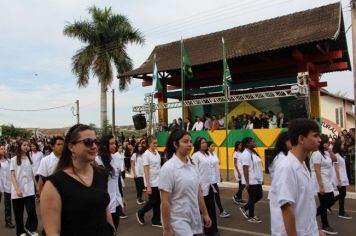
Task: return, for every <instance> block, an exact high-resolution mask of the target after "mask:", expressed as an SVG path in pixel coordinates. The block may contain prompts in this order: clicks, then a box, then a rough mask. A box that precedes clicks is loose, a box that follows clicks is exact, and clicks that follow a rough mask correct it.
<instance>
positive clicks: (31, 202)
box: [12, 195, 38, 236]
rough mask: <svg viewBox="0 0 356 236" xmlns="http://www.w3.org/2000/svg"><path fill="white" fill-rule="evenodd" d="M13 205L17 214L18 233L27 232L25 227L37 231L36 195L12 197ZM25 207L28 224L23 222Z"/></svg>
mask: <svg viewBox="0 0 356 236" xmlns="http://www.w3.org/2000/svg"><path fill="white" fill-rule="evenodd" d="M12 207H13V210H14V215H15V223H16V235H17V236H19V235H20V234H23V233H25V229H24V227H26V229H28V230H29V231H31V232H32V231H36V229H37V225H38V220H37V214H36V203H35V196H34V195H32V196H28V197H23V198H18V199H12ZM24 208H26V212H27V220H26V225H24V223H23V212H24Z"/></svg>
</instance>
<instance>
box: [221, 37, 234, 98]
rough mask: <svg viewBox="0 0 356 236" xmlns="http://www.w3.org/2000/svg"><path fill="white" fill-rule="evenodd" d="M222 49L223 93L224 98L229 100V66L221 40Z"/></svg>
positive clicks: (230, 82) (230, 81) (223, 43)
mask: <svg viewBox="0 0 356 236" xmlns="http://www.w3.org/2000/svg"><path fill="white" fill-rule="evenodd" d="M222 48H223V64H224V76H223V92H224V95H225V97H226V98H230V90H231V86H232V78H231V73H230V69H229V65H228V64H227V60H226V51H225V42H224V38H222Z"/></svg>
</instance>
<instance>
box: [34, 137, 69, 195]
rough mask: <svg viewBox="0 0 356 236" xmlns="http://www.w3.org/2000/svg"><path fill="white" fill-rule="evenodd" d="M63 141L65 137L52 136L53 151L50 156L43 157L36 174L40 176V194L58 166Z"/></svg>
mask: <svg viewBox="0 0 356 236" xmlns="http://www.w3.org/2000/svg"><path fill="white" fill-rule="evenodd" d="M63 142H64V139H63V138H62V137H60V136H56V137H54V138H52V139H51V147H52V150H53V151H52V152H51V153H50V154H49V155H48V156H46V157H44V158H42V160H41V162H40V166H39V167H38V170H37V173H36V174H35V175H39V176H40V178H39V181H38V189H39V194H41V191H42V188H43V185H44V183H45V181H46V178H47V177H48V176H50V175H51V174H53V172H54V170H55V169H56V167H57V164H58V161H59V157H60V156H61V154H62V150H63Z"/></svg>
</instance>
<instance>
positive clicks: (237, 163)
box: [232, 141, 246, 205]
mask: <svg viewBox="0 0 356 236" xmlns="http://www.w3.org/2000/svg"><path fill="white" fill-rule="evenodd" d="M242 151H243V149H242V143H241V142H240V141H236V143H235V145H234V153H233V154H232V157H233V160H234V175H235V179H236V181H237V182H238V183H239V188H238V189H237V192H236V194H235V195H234V196H233V197H232V201H233V202H234V203H236V204H238V205H240V204H244V203H246V202H245V201H244V200H242V192H243V191H244V189H245V184H243V183H242V182H244V183H245V182H246V181H245V180H244V178H245V177H244V175H243V170H242V158H241V154H242Z"/></svg>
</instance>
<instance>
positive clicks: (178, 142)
mask: <svg viewBox="0 0 356 236" xmlns="http://www.w3.org/2000/svg"><path fill="white" fill-rule="evenodd" d="M192 148H193V147H192V139H191V137H190V135H189V133H187V132H186V131H185V130H179V129H176V130H174V131H172V133H171V134H170V136H169V138H168V140H167V145H166V150H165V152H166V156H167V159H168V161H167V162H166V163H165V164H164V165H163V167H162V169H161V171H160V174H159V189H160V191H161V198H162V220H163V235H164V236H173V235H174V236H193V235H197V234H201V233H203V230H202V221H201V216H200V212H201V213H202V217H203V219H204V223H205V225H204V226H205V227H206V228H209V227H210V226H211V219H210V217H209V214H208V211H207V208H206V206H205V203H204V198H203V195H202V191H201V188H200V185H199V173H198V171H197V169H196V167H195V163H194V162H193V161H192V160H191V159H190V158H189V154H190V152H191V151H192Z"/></svg>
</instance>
